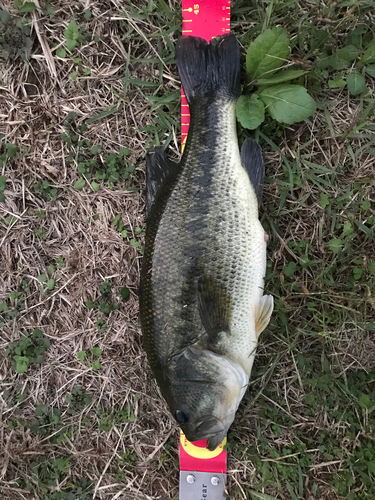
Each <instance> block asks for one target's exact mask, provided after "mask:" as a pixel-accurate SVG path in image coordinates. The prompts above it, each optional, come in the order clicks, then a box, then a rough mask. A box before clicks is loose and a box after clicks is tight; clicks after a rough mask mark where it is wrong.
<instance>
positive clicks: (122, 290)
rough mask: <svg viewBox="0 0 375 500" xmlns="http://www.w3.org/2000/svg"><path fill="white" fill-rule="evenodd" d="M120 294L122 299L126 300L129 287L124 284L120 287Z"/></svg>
mask: <svg viewBox="0 0 375 500" xmlns="http://www.w3.org/2000/svg"><path fill="white" fill-rule="evenodd" d="M120 295H121V298H122V300H126V299H127V298H128V297H129V295H130V290H129V288H128V287H126V286H123V287H121V288H120Z"/></svg>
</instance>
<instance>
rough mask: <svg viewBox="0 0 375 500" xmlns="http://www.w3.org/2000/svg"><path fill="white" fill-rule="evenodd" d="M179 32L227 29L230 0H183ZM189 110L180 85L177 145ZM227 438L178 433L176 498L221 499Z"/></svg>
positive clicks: (198, 33) (183, 137)
mask: <svg viewBox="0 0 375 500" xmlns="http://www.w3.org/2000/svg"><path fill="white" fill-rule="evenodd" d="M182 18H183V20H182V34H183V35H192V36H199V37H201V38H205V39H206V40H207V41H209V40H211V38H213V37H215V36H218V35H222V34H224V33H229V31H230V0H200V1H197V0H195V1H194V0H183V1H182ZM189 124H190V113H189V105H188V103H187V100H186V97H185V93H184V91H183V89H181V142H182V144H181V147H182V150H183V148H184V145H185V141H186V137H187V134H188V130H189ZM226 441H227V439H226V438H225V439H224V440H223V442H222V443H221V444H220V445H219V446H218V447H217V448H216V450H214V451H209V450H207V448H206V443H207V440H206V439H204V440H202V441H195V442H194V443H190V442H189V441H188V440H187V439H186V437H185V435H184V433H183V432H182V431H181V435H180V500H224V498H225V496H224V490H225V480H226V472H227V452H226V450H225V448H224V447H225V444H226Z"/></svg>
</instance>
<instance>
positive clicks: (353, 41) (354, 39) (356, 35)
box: [347, 24, 368, 49]
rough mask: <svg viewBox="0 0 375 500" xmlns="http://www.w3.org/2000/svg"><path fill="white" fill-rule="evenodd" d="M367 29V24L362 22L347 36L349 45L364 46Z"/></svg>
mask: <svg viewBox="0 0 375 500" xmlns="http://www.w3.org/2000/svg"><path fill="white" fill-rule="evenodd" d="M367 29H368V27H367V26H366V25H364V24H361V25H359V26H357V27H356V28H355V29H354V30H353V31H351V32H350V33H349V35H348V38H347V43H348V45H355V46H356V47H357V49H360V48H361V46H362V35H363V34H364V33H366V31H367Z"/></svg>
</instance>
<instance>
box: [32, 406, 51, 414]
mask: <svg viewBox="0 0 375 500" xmlns="http://www.w3.org/2000/svg"><path fill="white" fill-rule="evenodd" d="M47 411H48V406H47V405H38V406H37V407H36V408H35V415H36V416H37V417H40V416H41V415H44V414H45V413H47Z"/></svg>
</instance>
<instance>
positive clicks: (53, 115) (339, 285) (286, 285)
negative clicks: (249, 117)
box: [0, 0, 375, 500]
mask: <svg viewBox="0 0 375 500" xmlns="http://www.w3.org/2000/svg"><path fill="white" fill-rule="evenodd" d="M14 5H15V6H16V7H15V6H14ZM14 5H13V3H11V2H9V1H6V2H5V7H4V8H5V9H6V10H7V11H8V12H9V13H10V15H11V16H12V21H11V24H10V28H9V30H10V31H8V32H7V33H5V34H4V30H5V28H4V26H0V30H2V31H1V32H0V45H1V44H2V45H1V51H0V56H1V57H4V51H8V52H7V54H8V56H7V60H6V61H5V62H4V61H2V64H3V66H2V68H3V72H2V75H1V87H0V93H1V95H2V97H3V99H1V100H0V106H1V112H0V120H1V121H2V123H1V127H0V128H1V130H2V134H3V135H2V136H1V141H2V142H1V146H0V167H1V172H0V196H1V198H0V247H1V251H0V268H1V270H2V278H3V279H2V281H0V324H1V332H2V334H1V340H0V377H1V378H0V384H1V391H0V415H1V420H0V449H1V450H2V460H0V496H1V498H2V499H4V500H17V499H20V500H21V499H51V500H52V499H53V500H55V499H58V500H70V499H72V498H75V499H77V500H86V499H87V500H88V499H92V498H94V497H95V498H100V499H106V498H113V499H114V498H121V499H142V500H144V499H155V500H156V499H167V498H168V499H177V497H178V455H177V449H178V431H177V427H176V425H175V423H174V422H173V421H172V419H171V417H170V416H169V413H168V411H167V408H166V404H165V403H164V401H163V400H162V398H161V397H160V394H159V391H158V388H157V387H156V384H155V382H154V380H153V377H152V375H151V372H150V369H149V367H148V364H147V360H146V357H145V353H144V351H143V348H142V342H141V335H140V328H139V323H138V302H137V289H138V283H139V270H140V266H141V262H142V252H143V244H144V232H143V228H144V224H145V221H144V199H143V192H142V190H143V188H144V154H145V150H146V148H148V147H151V146H153V145H159V144H164V143H166V144H168V145H169V151H170V156H171V157H174V158H178V155H179V134H180V128H179V123H180V109H179V102H180V101H179V99H180V83H179V79H178V75H177V73H176V67H175V65H174V64H173V59H174V41H175V39H176V38H177V36H178V35H179V34H180V32H181V11H180V5H179V3H178V2H175V1H174V0H170V1H169V2H164V1H162V0H157V1H155V2H145V1H144V2H141V1H139V2H135V3H133V4H132V5H131V4H130V2H125V3H123V4H121V5H119V4H116V3H113V2H106V1H105V2H97V1H96V0H93V1H92V2H90V3H89V4H86V5H85V6H83V5H80V4H77V5H71V3H67V2H65V1H64V0H60V1H59V2H54V3H53V4H49V3H39V5H38V7H37V8H36V9H34V10H33V11H30V9H31V8H32V6H31V7H30V5H28V3H25V2H18V1H17V2H16V3H15V4H14ZM374 7H375V4H374V2H372V1H367V0H358V1H357V2H353V3H352V2H344V1H341V2H340V1H339V2H335V3H332V2H327V3H326V4H325V3H322V2H305V1H300V2H297V1H295V0H289V1H286V2H276V1H271V2H268V3H261V2H254V3H252V4H251V5H249V2H247V1H245V0H242V1H241V0H239V1H237V2H235V4H234V5H233V6H232V29H233V31H234V32H235V33H236V35H237V37H238V39H239V41H240V44H241V46H242V47H243V50H242V53H243V60H245V53H246V50H247V48H248V46H249V43H250V41H252V40H254V39H255V38H256V36H258V35H259V34H260V33H261V32H262V31H263V30H264V29H267V28H273V27H275V26H282V27H283V28H284V29H285V30H286V31H287V33H288V36H289V37H290V40H291V45H292V51H291V56H290V57H289V59H288V63H291V62H295V63H297V66H296V67H297V68H298V69H303V70H304V71H307V72H308V73H307V74H306V75H304V77H303V78H304V82H303V83H304V85H305V87H306V88H307V90H308V91H309V93H310V94H311V95H312V96H313V97H314V98H315V100H316V101H317V102H318V111H317V112H316V113H315V114H314V116H313V117H312V118H310V119H307V120H305V121H304V122H301V123H297V124H294V125H290V126H288V127H284V126H282V125H280V124H278V123H276V122H275V121H273V120H272V119H271V118H270V117H269V116H267V117H266V119H265V121H264V123H263V124H262V125H261V126H260V128H258V129H257V130H256V131H254V132H249V131H246V130H244V129H242V128H241V127H239V137H240V140H243V138H244V137H246V136H248V135H251V136H254V137H256V138H257V140H259V142H260V143H261V144H262V148H263V151H264V157H265V161H266V175H267V178H266V185H265V189H264V206H263V209H262V214H261V216H262V221H263V224H264V227H265V228H266V230H267V232H268V233H269V234H270V241H269V246H268V256H269V259H268V269H267V281H266V287H267V291H268V292H269V293H272V294H273V295H274V297H275V304H276V308H275V313H274V315H273V318H272V321H271V324H270V326H269V328H268V329H267V331H266V332H265V333H264V334H263V335H262V340H261V346H260V349H259V351H258V356H257V359H256V363H255V367H254V371H253V374H252V377H251V383H250V388H249V390H248V392H247V394H246V396H245V398H244V401H243V403H242V404H241V406H240V408H239V411H238V414H237V417H236V420H235V422H234V424H233V426H232V428H231V430H230V432H229V444H228V450H229V458H228V469H229V476H228V478H229V481H228V495H229V498H230V499H233V500H237V499H238V500H245V499H251V500H253V499H257V500H273V499H281V500H284V499H286V500H289V499H292V500H295V499H303V500H311V499H322V500H326V499H328V500H331V499H332V500H340V499H349V500H357V499H358V500H362V499H366V498H367V499H373V498H374V497H375V490H374V479H375V478H374V476H375V470H374V465H373V464H374V462H375V447H374V442H375V441H374V437H375V436H374V430H373V429H374V428H375V421H374V415H375V341H374V338H373V331H374V329H375V301H374V297H373V294H374V289H375V257H374V256H375V252H374V250H375V245H374V225H375V211H374V194H375V192H374V171H375V160H374V155H375V148H374V139H375V136H374V125H373V123H374V104H375V101H374V89H375V86H374V80H373V78H372V77H371V75H370V74H367V73H366V74H365V82H366V86H367V89H368V90H367V91H364V92H362V93H360V94H358V95H352V94H350V93H349V92H348V89H347V88H346V87H343V86H340V85H342V80H344V79H346V78H347V77H348V75H349V74H351V72H353V71H355V72H358V71H361V66H360V62H359V61H360V57H361V56H362V54H363V53H364V51H365V50H366V47H368V45H369V44H370V42H371V39H372V37H373V36H374V33H373V32H372V31H371V29H372V28H371V27H372V26H373V25H374V14H373V12H374ZM0 20H4V17H3V15H2V17H0ZM72 21H74V23H72ZM363 26H364V27H365V28H363ZM14 33H16V35H14ZM12 39H15V40H16V41H17V46H14V47H11V48H9V40H12ZM349 42H350V43H351V44H353V43H354V44H357V45H358V47H359V48H358V57H357V58H356V59H355V60H353V61H352V62H350V63H348V64H343V63H342V61H341V56H342V52H339V56H340V57H339V56H337V51H338V50H341V49H342V48H343V47H345V46H347V45H348V43H349ZM28 54H31V57H30V59H28ZM340 54H341V55H340ZM328 57H333V59H331V60H330V61H331V63H330V64H331V65H328V66H327V65H326V62H324V61H326V59H327V58H328ZM25 59H26V61H27V62H25ZM322 61H323V62H322ZM332 61H334V62H333V65H334V66H336V67H332ZM340 65H341V66H343V67H341V66H340ZM243 82H244V91H245V92H247V93H251V91H252V87H251V82H249V81H246V74H245V70H244V72H243ZM330 82H331V83H330ZM332 82H336V83H332ZM335 85H338V86H335ZM3 200H4V201H3ZM39 332H40V333H39ZM6 349H7V351H6ZM15 356H17V358H16V359H14V358H15ZM17 367H18V371H17Z"/></svg>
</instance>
